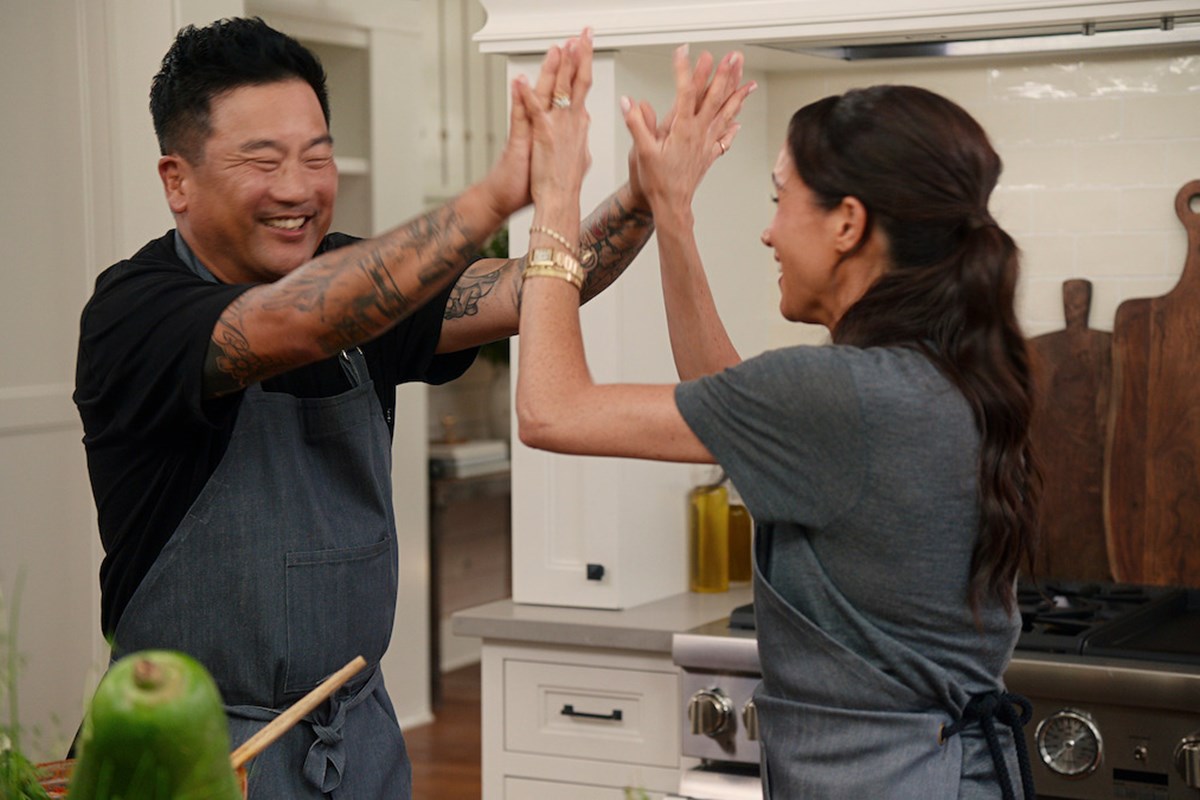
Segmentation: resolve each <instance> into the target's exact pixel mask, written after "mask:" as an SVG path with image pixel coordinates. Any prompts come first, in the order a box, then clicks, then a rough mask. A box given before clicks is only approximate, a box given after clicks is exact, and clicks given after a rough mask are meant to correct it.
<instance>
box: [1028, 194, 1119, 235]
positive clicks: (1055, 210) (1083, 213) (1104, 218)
mask: <svg viewBox="0 0 1200 800" xmlns="http://www.w3.org/2000/svg"><path fill="white" fill-rule="evenodd" d="M1120 224H1121V195H1120V192H1119V191H1117V190H1113V189H1108V190H1093V189H1074V188H1057V187H1050V188H1047V189H1045V190H1043V191H1040V192H1035V193H1034V194H1033V227H1032V231H1033V232H1035V233H1060V234H1076V233H1104V232H1106V231H1112V230H1119V229H1120Z"/></svg>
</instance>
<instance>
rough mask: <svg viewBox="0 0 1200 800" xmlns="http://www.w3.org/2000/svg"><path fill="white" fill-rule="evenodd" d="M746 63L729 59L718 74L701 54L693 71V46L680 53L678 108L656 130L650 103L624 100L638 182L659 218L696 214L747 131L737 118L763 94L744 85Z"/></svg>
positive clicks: (723, 61) (677, 58)
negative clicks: (697, 202) (706, 187)
mask: <svg viewBox="0 0 1200 800" xmlns="http://www.w3.org/2000/svg"><path fill="white" fill-rule="evenodd" d="M743 63H744V62H743V59H742V54H741V53H740V52H736V51H735V52H733V53H729V54H727V55H726V56H725V57H724V58H722V59H721V61H720V63H718V64H717V68H716V72H715V74H714V73H713V71H712V65H713V59H712V56H711V55H710V54H709V53H707V52H704V53H701V54H700V57H699V58H698V59H697V60H696V64H695V66H694V67H693V66H692V65H691V64H690V62H689V58H688V48H687V45H683V46H681V47H679V48H677V49H676V50H675V55H674V70H675V103H674V105H673V106H672V107H671V109H670V111H669V112H668V113H667V116H666V117H665V118H664V120H663V124H662V125H658V126H656V125H655V114H654V110H653V108H651V106H650V105H649V104H648V103H645V102H643V103H634V102H633V101H632V100H630V99H629V98H621V109H622V111H623V112H624V115H625V125H626V126H627V127H628V128H629V133H630V135H631V136H632V137H633V145H634V153H635V156H634V158H635V159H636V162H637V163H636V172H637V180H638V183H639V185H640V188H641V190H642V191H643V192H645V194H646V196H647V198H649V200H650V203H651V207H652V208H653V210H654V213H655V217H656V218H657V217H658V215H659V214H660V212H662V213H665V212H667V211H680V210H686V209H690V208H691V203H692V197H693V195H694V194H695V192H696V187H697V186H699V185H700V181H701V179H702V178H703V177H704V174H705V173H706V172H707V171H708V168H709V167H711V166H712V164H713V162H714V161H716V160H717V159H718V158H719V157H720V156H722V155H724V154H725V152H727V151H728V150H729V148H730V147H731V146H732V145H733V140H734V137H736V136H737V132H738V129H739V128H740V127H741V126H740V125H739V124H738V123H737V115H738V114H739V113H740V112H741V110H742V104H743V103H744V102H745V100H746V97H747V96H749V94H750V93H751V92H752V91H754V89H755V88H757V84H755V83H754V82H753V81H750V82H748V83H745V84H742V83H741V79H742V67H743ZM710 75H711V76H712V79H711V81H710V80H709V76H710ZM631 174H632V170H631Z"/></svg>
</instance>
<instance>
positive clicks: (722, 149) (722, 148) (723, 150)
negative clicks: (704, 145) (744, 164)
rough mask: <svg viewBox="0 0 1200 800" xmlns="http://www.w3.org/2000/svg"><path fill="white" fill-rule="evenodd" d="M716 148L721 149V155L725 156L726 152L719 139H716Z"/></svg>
mask: <svg viewBox="0 0 1200 800" xmlns="http://www.w3.org/2000/svg"><path fill="white" fill-rule="evenodd" d="M717 147H719V148H721V155H725V153H726V152H727V151H726V150H725V143H724V142H722V141H721V140H720V139H717Z"/></svg>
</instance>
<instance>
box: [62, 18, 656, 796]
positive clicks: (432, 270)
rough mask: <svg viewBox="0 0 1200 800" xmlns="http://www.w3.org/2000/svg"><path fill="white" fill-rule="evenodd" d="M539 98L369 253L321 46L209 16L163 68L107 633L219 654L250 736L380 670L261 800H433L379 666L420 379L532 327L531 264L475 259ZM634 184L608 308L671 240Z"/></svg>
mask: <svg viewBox="0 0 1200 800" xmlns="http://www.w3.org/2000/svg"><path fill="white" fill-rule="evenodd" d="M557 57H558V51H557V49H552V50H551V53H550V54H549V55H548V56H547V61H548V62H550V61H552V60H553V59H555V58H557ZM548 75H551V76H552V73H551V72H549V71H547V70H546V69H543V73H542V78H540V79H539V86H538V88H539V91H540V92H542V93H543V94H544V95H545V96H546V97H549V91H550V88H551V87H550V86H549V85H547V84H546V80H547V76H548ZM551 79H552V77H551ZM513 107H514V112H513V116H512V120H511V132H510V136H509V139H508V141H507V143H506V146H505V149H504V151H503V153H502V154H501V156H500V157H499V159H498V160H497V162H496V164H495V166H494V167H493V169H492V170H491V172H490V173H489V174H488V175H487V177H485V178H484V179H483V180H482V181H480V182H479V183H478V184H476V185H474V186H471V187H470V188H468V189H467V190H466V191H464V192H463V193H462V194H461V195H460V196H458V197H457V198H455V199H454V200H452V201H450V202H449V203H447V204H446V205H444V206H442V207H441V208H438V209H436V210H434V211H431V212H429V213H428V214H425V215H424V216H421V217H419V218H417V219H414V220H412V221H410V222H408V223H405V224H403V225H400V226H399V227H397V228H394V229H392V230H390V231H388V232H386V233H384V234H382V235H380V236H378V237H376V238H373V239H369V240H355V239H353V238H352V237H349V236H345V235H342V234H336V233H335V234H331V235H326V232H327V231H328V228H329V225H330V219H331V217H332V209H333V202H334V196H335V194H336V192H337V170H336V167H335V166H334V162H333V141H332V139H331V137H330V135H329V127H328V121H329V108H328V102H327V98H326V89H325V77H324V73H323V71H322V69H321V67H320V65H319V63H318V62H317V60H316V59H315V58H314V57H313V56H312V54H311V53H310V52H308V51H307V50H306V49H305V48H304V47H303V46H301V45H300V44H299V43H297V42H296V41H294V40H293V39H291V38H289V37H287V36H284V35H283V34H280V33H278V32H277V31H274V30H272V29H271V28H269V27H268V26H267V25H265V24H264V23H263V22H262V21H261V20H257V19H253V20H250V19H230V20H223V21H220V22H217V23H214V24H212V25H210V26H208V27H206V28H203V29H196V28H194V27H188V28H185V29H184V30H182V31H181V32H180V33H179V35H178V37H177V38H176V40H175V42H174V44H173V45H172V47H171V49H170V51H169V52H168V53H167V55H166V57H165V58H164V59H163V62H162V67H161V70H160V72H159V73H158V75H157V76H156V77H155V79H154V82H153V86H152V89H151V99H150V108H151V112H152V115H153V118H154V125H155V131H156V134H157V136H158V139H159V145H160V148H161V152H162V157H161V159H160V160H159V163H158V171H159V175H160V177H161V179H162V183H163V187H164V190H165V193H166V198H167V203H168V205H169V206H170V208H171V211H172V213H173V215H174V217H175V222H176V228H175V230H173V231H170V232H168V233H167V234H166V235H165V236H163V237H162V238H160V239H157V240H155V241H152V242H150V243H149V244H147V245H146V246H145V247H144V248H142V250H141V251H139V252H138V253H137V254H136V255H134V256H133V257H131V258H129V259H128V260H125V261H122V262H120V263H118V264H116V265H114V266H113V267H111V268H110V269H108V270H106V271H105V272H104V273H103V274H102V275H101V276H100V277H99V279H98V280H97V282H96V290H95V294H94V296H93V297H92V299H91V300H90V301H89V303H88V305H87V307H86V308H85V310H84V312H83V316H82V322H81V335H80V345H79V358H78V365H77V376H76V384H77V385H76V392H75V401H76V403H77V405H78V407H79V412H80V416H81V417H82V419H83V424H84V432H85V435H84V445H85V447H86V450H87V456H88V469H89V472H90V476H91V481H92V488H93V493H94V495H95V499H96V504H97V509H98V515H99V525H100V534H101V538H102V540H103V544H104V548H105V558H104V562H103V564H102V566H101V570H100V581H101V590H102V603H101V606H102V620H101V622H102V625H103V629H104V632H105V634H106V635H107V636H109V637H110V639H111V641H112V644H113V651H114V656H120V655H122V654H124V653H129V652H133V651H136V650H142V649H147V648H171V649H177V650H182V651H185V652H188V653H190V654H192V655H193V656H195V657H197V658H198V659H199V660H200V661H201V662H202V663H204V665H205V666H206V667H207V668H208V669H209V670H210V671H211V672H212V674H213V675H214V677H215V678H216V680H217V683H218V685H219V686H220V688H221V691H222V694H223V696H224V699H225V702H226V704H227V705H228V707H229V715H230V729H231V734H232V737H233V739H234V744H235V745H236V744H238V743H240V742H241V741H244V740H245V739H247V738H248V737H249V736H250V735H251V734H252V733H253V732H254V731H255V730H257V729H258V728H260V727H261V726H262V725H263V724H264V723H265V722H266V721H268V720H269V719H271V718H272V717H274V716H276V715H277V714H278V713H279V711H280V710H281V709H282V708H284V707H286V706H287V705H289V704H290V703H292V702H294V701H295V700H296V699H297V698H298V697H301V696H303V694H305V693H306V692H308V691H309V690H311V689H312V688H313V687H314V686H315V685H316V684H317V683H318V682H320V680H321V679H322V678H324V677H325V676H326V675H328V674H329V673H331V672H333V671H334V670H336V669H337V668H338V667H341V666H342V665H343V664H345V663H346V662H348V661H349V660H350V659H351V658H353V657H354V656H355V655H359V654H361V655H363V656H365V657H366V659H367V661H368V663H369V665H370V666H369V668H368V669H367V670H365V671H364V673H361V674H360V675H359V676H357V677H356V679H355V680H354V681H352V682H351V683H350V684H349V685H348V686H347V687H345V688H343V689H342V690H341V691H339V693H338V694H337V696H336V697H335V698H333V700H332V701H331V702H330V703H328V704H326V706H325V707H323V708H322V709H320V710H319V711H318V712H316V713H315V714H314V715H311V716H310V717H309V718H308V719H307V720H306V721H305V724H301V725H298V726H296V727H294V728H292V729H291V730H290V731H289V732H288V734H287V735H286V736H285V737H284V738H283V739H281V740H280V741H278V742H276V743H275V744H273V745H272V746H271V747H269V748H268V749H267V750H266V751H265V752H264V753H263V754H262V755H261V756H259V757H258V758H257V759H256V760H255V762H253V764H252V767H251V772H250V794H251V796H252V797H255V798H268V797H281V798H284V797H286V798H302V797H314V798H315V797H325V796H333V797H346V798H405V797H408V796H409V792H410V789H409V784H410V770H409V764H408V760H407V756H406V754H405V750H404V743H403V739H402V737H401V734H400V729H399V726H398V725H397V723H396V717H395V713H394V711H393V709H392V707H391V703H390V701H389V700H388V696H387V693H386V691H385V690H384V687H383V683H382V678H381V675H380V673H379V671H378V662H379V659H380V657H381V656H382V655H383V653H384V651H385V650H386V648H387V645H388V639H389V636H390V633H391V630H392V620H393V615H394V612H395V602H396V582H397V546H396V536H395V526H394V518H393V509H392V506H391V491H390V488H389V487H390V479H389V474H388V473H389V468H390V434H391V427H392V423H393V418H394V417H393V415H394V413H395V408H394V406H395V386H396V385H397V384H399V383H401V382H404V381H411V380H422V381H426V382H430V383H438V382H442V381H446V380H450V379H452V378H454V377H456V376H457V375H459V374H461V373H462V372H463V371H464V370H465V369H466V367H467V366H469V364H470V362H471V360H472V359H473V357H474V349H473V348H475V347H477V346H478V345H480V344H483V343H485V342H488V341H492V340H495V339H497V338H500V337H503V336H508V335H511V334H512V333H515V332H516V328H517V321H518V309H517V303H518V300H519V297H520V287H521V273H520V271H521V264H522V262H521V260H512V261H503V260H480V261H475V262H474V263H472V258H473V255H472V254H474V253H475V252H476V250H477V248H478V247H479V246H480V245H481V244H482V243H483V242H484V241H485V240H486V239H487V237H488V236H489V235H490V234H491V233H492V232H493V231H494V230H496V229H497V228H498V227H499V226H500V224H501V223H502V222H503V221H504V220H505V219H506V218H507V217H508V216H509V215H510V214H511V213H513V212H514V211H516V210H517V209H519V208H520V207H522V206H523V205H525V204H526V203H527V202H528V200H529V197H528V195H529V183H528V181H529V177H528V176H529V158H530V155H529V154H530V138H529V124H528V120H527V119H526V117H525V114H524V111H523V109H522V106H521V104H520V103H514V104H513ZM631 183H633V185H634V187H635V188H630V186H625V187H622V188H621V189H620V190H618V192H617V193H616V194H615V195H614V196H613V197H612V198H611V199H610V200H609V201H608V202H607V203H606V204H603V205H602V206H601V207H600V208H599V209H597V212H596V213H595V214H593V216H592V217H591V218H590V219H589V220H587V221H585V223H584V225H583V231H582V233H581V237H580V242H581V247H582V248H583V249H585V250H587V251H590V252H591V253H594V254H595V255H594V257H593V256H591V255H590V254H589V257H588V258H581V259H580V260H582V261H583V262H584V263H585V265H588V268H587V270H586V278H585V281H586V283H585V287H584V295H585V297H586V296H590V295H593V294H595V293H596V292H598V291H599V290H600V289H602V288H603V287H604V286H606V285H607V284H608V283H611V281H612V280H613V279H614V278H615V277H616V276H617V275H618V274H619V273H620V272H621V271H622V270H623V269H624V268H625V266H626V265H627V264H628V263H629V261H630V260H631V259H632V258H633V256H634V255H635V254H636V253H637V251H638V250H639V249H640V248H641V246H642V245H643V244H644V243H645V241H646V239H647V238H648V237H649V234H650V230H651V225H650V217H649V214H648V213H647V212H646V211H645V210H644V209H645V208H646V206H645V202H644V198H643V197H642V196H641V193H640V190H638V189H636V182H635V181H632V182H631ZM581 255H582V254H581ZM401 413H403V410H401ZM400 512H401V513H404V510H403V509H401V510H400Z"/></svg>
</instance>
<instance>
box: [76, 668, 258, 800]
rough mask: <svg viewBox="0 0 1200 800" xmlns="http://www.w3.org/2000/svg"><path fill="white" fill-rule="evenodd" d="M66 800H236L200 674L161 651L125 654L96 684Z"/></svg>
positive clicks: (220, 729) (220, 716) (223, 728)
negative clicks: (98, 683)
mask: <svg viewBox="0 0 1200 800" xmlns="http://www.w3.org/2000/svg"><path fill="white" fill-rule="evenodd" d="M79 749H80V751H81V752H80V755H79V759H78V760H77V762H76V764H75V769H74V772H73V773H72V775H71V782H70V785H69V787H68V791H67V797H68V800H241V798H242V791H241V788H240V787H239V785H238V781H237V778H236V776H235V775H234V772H233V767H232V765H231V764H230V762H229V724H228V721H227V720H226V718H225V710H224V708H223V707H222V705H221V696H220V693H219V692H218V691H217V686H216V684H215V683H214V682H213V679H212V677H211V676H210V675H209V674H208V671H207V670H205V669H204V667H203V666H201V665H200V663H199V662H197V661H196V660H195V659H193V658H190V657H189V656H186V655H184V654H182V653H176V652H171V651H167V650H146V651H142V652H139V653H133V654H131V655H128V656H126V657H125V658H123V659H121V660H120V661H118V662H117V663H116V664H114V665H113V666H112V667H111V668H110V669H109V671H108V673H107V674H106V675H105V676H104V678H103V679H102V680H101V681H100V685H99V686H98V687H97V688H96V694H95V696H93V698H92V702H91V705H90V706H89V708H88V713H87V716H86V717H85V718H84V721H83V728H82V730H81V731H80V741H79Z"/></svg>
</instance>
